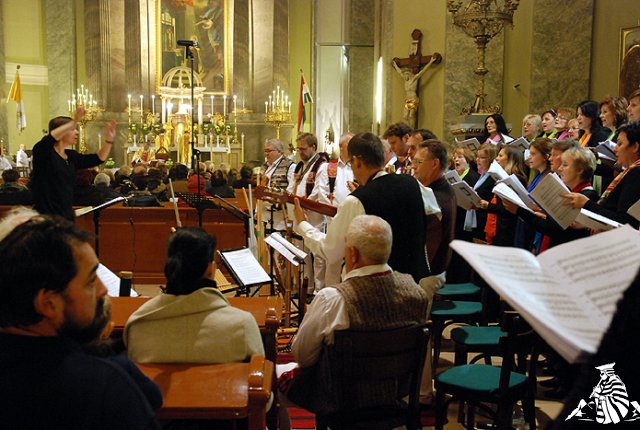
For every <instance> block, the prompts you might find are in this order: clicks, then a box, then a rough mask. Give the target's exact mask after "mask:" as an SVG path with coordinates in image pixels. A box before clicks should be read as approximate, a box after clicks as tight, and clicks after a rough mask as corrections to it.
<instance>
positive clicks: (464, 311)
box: [430, 293, 483, 369]
mask: <svg viewBox="0 0 640 430" xmlns="http://www.w3.org/2000/svg"><path fill="white" fill-rule="evenodd" d="M436 294H437V293H436ZM430 317H431V321H432V323H433V368H434V369H436V368H437V366H438V360H439V359H440V350H441V347H442V332H443V331H444V329H445V327H447V326H448V325H450V324H453V323H468V324H478V323H480V322H482V320H483V318H482V303H481V302H470V301H464V300H436V301H434V302H433V305H432V307H431V315H430Z"/></svg>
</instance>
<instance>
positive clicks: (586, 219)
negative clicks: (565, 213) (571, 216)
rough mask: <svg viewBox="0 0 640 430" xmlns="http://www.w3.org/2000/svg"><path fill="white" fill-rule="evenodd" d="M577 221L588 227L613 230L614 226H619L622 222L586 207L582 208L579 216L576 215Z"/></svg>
mask: <svg viewBox="0 0 640 430" xmlns="http://www.w3.org/2000/svg"><path fill="white" fill-rule="evenodd" d="M576 222H578V223H580V224H582V225H583V226H585V227H586V228H590V229H592V230H604V231H606V230H611V229H613V228H618V227H620V226H621V225H622V224H620V223H619V222H616V221H614V220H612V219H609V218H607V217H604V216H602V215H599V214H597V213H595V212H591V211H590V210H587V209H585V208H582V209H580V212H579V213H578V216H577V217H576Z"/></svg>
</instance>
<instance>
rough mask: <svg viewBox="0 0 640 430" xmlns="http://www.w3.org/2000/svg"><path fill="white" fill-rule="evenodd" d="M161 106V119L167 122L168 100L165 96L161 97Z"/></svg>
mask: <svg viewBox="0 0 640 430" xmlns="http://www.w3.org/2000/svg"><path fill="white" fill-rule="evenodd" d="M160 104H161V106H160V112H161V115H160V116H161V118H160V120H161V121H162V123H163V124H165V123H166V122H167V101H166V100H165V99H164V97H163V98H162V99H161V103H160Z"/></svg>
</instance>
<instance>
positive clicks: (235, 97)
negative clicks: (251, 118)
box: [233, 94, 238, 115]
mask: <svg viewBox="0 0 640 430" xmlns="http://www.w3.org/2000/svg"><path fill="white" fill-rule="evenodd" d="M237 100H238V96H237V95H235V94H234V95H233V114H234V115H237V113H238V106H237V105H236V101H237Z"/></svg>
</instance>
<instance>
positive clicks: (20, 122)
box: [7, 66, 27, 133]
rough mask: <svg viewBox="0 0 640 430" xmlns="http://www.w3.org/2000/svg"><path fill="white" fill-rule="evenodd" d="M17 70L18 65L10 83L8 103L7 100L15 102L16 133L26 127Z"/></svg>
mask: <svg viewBox="0 0 640 430" xmlns="http://www.w3.org/2000/svg"><path fill="white" fill-rule="evenodd" d="M19 70H20V66H18V68H17V70H16V77H15V79H14V80H13V83H12V84H11V89H10V90H9V97H7V103H9V100H14V101H15V102H16V126H17V128H18V133H21V132H22V130H24V129H25V128H27V117H26V115H25V112H24V102H23V101H22V86H21V85H20V73H19Z"/></svg>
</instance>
